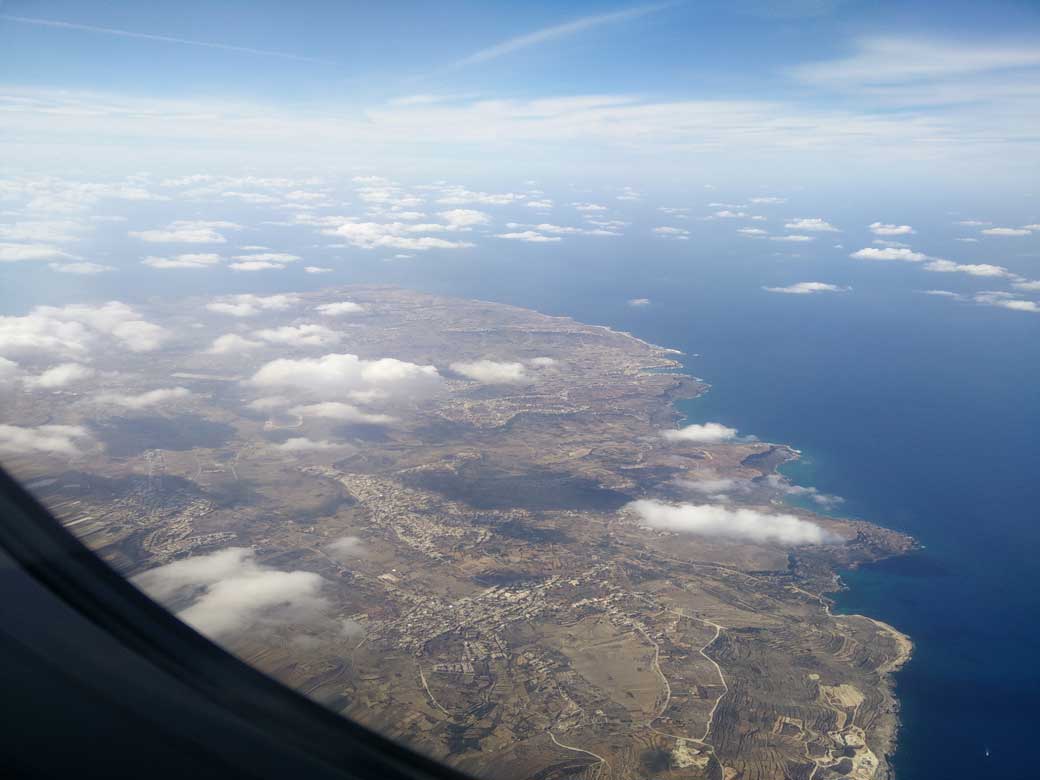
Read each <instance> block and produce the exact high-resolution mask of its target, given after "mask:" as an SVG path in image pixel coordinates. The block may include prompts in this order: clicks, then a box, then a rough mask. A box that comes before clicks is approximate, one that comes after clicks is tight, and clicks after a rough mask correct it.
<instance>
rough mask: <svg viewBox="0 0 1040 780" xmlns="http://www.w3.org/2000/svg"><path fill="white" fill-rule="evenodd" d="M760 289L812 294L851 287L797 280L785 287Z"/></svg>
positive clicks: (772, 291) (773, 291)
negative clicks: (795, 282)
mask: <svg viewBox="0 0 1040 780" xmlns="http://www.w3.org/2000/svg"><path fill="white" fill-rule="evenodd" d="M762 289H763V290H765V291H766V292H771V293H784V294H787V295H812V294H814V293H825V292H848V291H849V290H851V289H852V288H851V287H839V286H838V285H836V284H826V283H825V282H798V283H797V284H789V285H787V287H763V288H762Z"/></svg>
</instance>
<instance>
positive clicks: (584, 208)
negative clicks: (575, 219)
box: [571, 203, 607, 214]
mask: <svg viewBox="0 0 1040 780" xmlns="http://www.w3.org/2000/svg"><path fill="white" fill-rule="evenodd" d="M571 205H572V206H574V208H575V209H577V210H578V211H581V212H583V213H585V214H592V213H595V212H599V211H606V210H607V207H606V206H602V205H600V204H599V203H572V204H571Z"/></svg>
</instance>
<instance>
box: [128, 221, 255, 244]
mask: <svg viewBox="0 0 1040 780" xmlns="http://www.w3.org/2000/svg"><path fill="white" fill-rule="evenodd" d="M241 227H242V226H241V225H237V224H235V223H234V222H224V221H220V220H208V221H207V220H183V219H182V220H177V221H176V222H171V223H170V224H169V225H167V226H166V228H165V229H162V230H132V231H130V232H129V233H128V235H130V236H132V237H134V238H139V239H141V240H142V241H147V242H148V243H152V244H224V243H227V239H226V238H225V237H224V235H223V234H221V233H218V232H217V231H218V229H226V230H239V229H241Z"/></svg>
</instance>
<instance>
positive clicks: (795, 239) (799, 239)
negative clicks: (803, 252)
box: [769, 233, 816, 244]
mask: <svg viewBox="0 0 1040 780" xmlns="http://www.w3.org/2000/svg"><path fill="white" fill-rule="evenodd" d="M769 240H770V241H789V242H791V243H795V244H804V243H805V242H806V241H815V240H816V237H815V236H803V235H801V234H797V233H796V234H792V235H790V236H770V237H769Z"/></svg>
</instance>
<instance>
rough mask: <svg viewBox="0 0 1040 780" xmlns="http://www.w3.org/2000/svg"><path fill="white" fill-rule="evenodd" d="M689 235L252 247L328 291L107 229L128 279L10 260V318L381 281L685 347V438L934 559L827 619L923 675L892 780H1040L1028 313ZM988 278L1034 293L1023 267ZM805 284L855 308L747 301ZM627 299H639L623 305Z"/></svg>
mask: <svg viewBox="0 0 1040 780" xmlns="http://www.w3.org/2000/svg"><path fill="white" fill-rule="evenodd" d="M221 216H222V217H225V218H228V217H231V218H233V217H234V215H224V214H222V215H221ZM911 217H912V218H913V220H914V224H915V226H918V230H919V232H922V233H924V237H925V238H928V239H929V241H930V242H931V245H930V246H929V247H928V249H929V251H931V252H933V253H935V254H940V255H945V254H946V252H947V251H949V253H950V255H949V256H955V257H958V258H959V259H961V260H962V262H968V261H973V262H981V261H982V258H979V259H978V260H974V259H969V258H965V257H964V251H966V250H964V251H962V250H961V249H960V248H957V247H955V246H954V245H953V244H952V243H950V242H949V239H948V238H947V239H945V240H946V241H947V245H946V246H945V247H944V245H943V243H942V242H943V240H944V239H943V238H942V237H943V236H947V235H948V234H949V229H948V227H946V226H948V225H949V224H950V217H949V216H947V215H946V214H940V215H938V216H936V215H935V214H934V213H932V214H917V215H914V214H912V213H910V214H908V218H911ZM929 220H932V226H933V227H934V230H932V233H931V235H929V227H930V225H929ZM848 221H851V220H848ZM867 221H868V220H865V219H856V224H859V223H863V224H865V223H866V222H867ZM648 224H653V223H648ZM691 227H695V232H696V235H695V238H696V240H691V241H689V242H680V241H664V240H654V239H649V238H647V235H648V232H649V231H648V227H646V226H644V227H642V229H633V230H632V237H628V236H626V237H625V238H621V239H600V238H592V237H589V238H574V239H570V238H568V239H566V240H565V241H563V242H561V243H560V244H554V245H552V246H548V247H547V246H545V245H528V244H518V243H516V242H507V241H500V242H498V243H495V241H494V239H490V238H489V239H488V241H485V242H482V243H481V245H479V246H478V247H477V248H475V249H473V250H469V251H467V252H445V253H436V252H430V253H427V254H426V255H422V256H419V257H416V258H414V259H410V260H400V261H388V260H387V259H386V258H385V257H383V256H380V255H379V254H378V253H373V252H364V251H362V250H332V249H328V248H318V247H315V240H316V239H315V234H314V232H313V231H304V230H303V229H300V232H299V233H297V234H294V235H295V236H296V237H295V238H294V237H292V236H288V237H287V236H286V235H285V233H284V231H283V232H282V233H277V234H275V233H272V234H271V235H265V234H263V232H262V231H259V230H257V231H253V232H251V234H250V236H249V239H248V240H249V242H250V243H253V242H255V243H263V244H267V245H270V246H272V248H274V249H275V250H280V251H294V252H298V253H301V254H306V255H307V257H306V260H307V262H308V263H312V264H316V265H325V266H329V267H332V268H334V269H335V270H334V272H332V273H329V274H324V275H321V276H312V275H306V274H303V273H301V272H299V270H298V269H290V270H288V271H278V272H271V273H262V274H239V275H235V274H234V273H232V272H230V271H227V270H226V269H211V270H206V271H179V272H165V273H164V272H156V271H154V270H151V269H146V268H143V267H141V266H140V265H139V263H138V262H137V261H138V259H139V256H140V247H139V246H131V245H130V244H129V243H127V242H126V240H125V237H124V238H123V239H122V241H123V243H120V239H119V237H118V236H116V235H115V233H113V235H112V240H111V243H109V244H104V243H103V242H104V239H105V236H103V235H102V236H99V242H101V244H102V245H104V246H105V247H106V248H105V250H104V253H103V256H100V255H95V256H92V257H91V258H90V259H93V260H97V261H99V262H106V263H111V264H114V265H119V266H120V267H121V268H123V269H124V270H123V271H121V272H120V273H119V274H110V275H107V276H102V277H97V278H94V279H90V280H86V281H85V280H83V279H81V278H65V277H64V275H60V274H53V273H50V272H48V271H46V270H39V271H36V270H25V268H24V267H18V268H16V267H14V265H8V266H7V267H5V268H3V269H0V291H6V292H4V293H3V298H2V300H0V309H2V311H3V312H4V313H24V312H25V311H26V310H27V308H28V307H29V306H31V305H33V304H38V303H64V302H73V301H86V300H107V299H112V298H115V299H122V300H126V301H128V302H133V301H135V300H138V301H140V300H146V299H148V298H149V297H152V296H164V297H175V296H181V295H203V294H205V295H214V294H220V293H231V292H236V293H237V292H276V291H293V290H304V289H314V288H318V287H322V286H326V285H331V284H343V283H350V282H380V283H392V284H398V285H401V286H405V287H412V288H416V289H422V290H427V291H430V292H436V293H444V294H451V295H459V296H465V297H476V298H484V299H488V300H495V301H501V302H506V303H512V304H516V305H520V306H527V307H531V308H535V309H538V310H540V311H543V312H546V313H550V314H559V315H569V316H572V317H574V318H576V319H578V320H582V321H585V322H590V323H598V324H604V325H609V326H611V327H614V328H617V329H620V330H625V331H630V332H632V333H633V334H634V335H636V336H639V337H640V338H643V339H646V340H648V341H651V342H653V343H656V344H660V345H662V346H667V347H673V348H676V349H679V350H682V351H683V352H684V353H685V356H684V357H683V358H682V359H683V361H684V363H685V367H686V370H687V371H688V372H690V373H692V374H695V375H696V376H699V377H701V378H703V379H704V380H705V381H707V382H708V383H710V384H711V386H712V389H711V391H710V392H709V393H708V394H706V395H705V396H703V397H701V398H699V399H695V400H693V401H690V402H686V403H684V405H683V407H682V411H683V412H684V413H686V414H687V415H688V416H689V418H690V419H691V420H692V421H709V420H710V421H716V422H721V423H724V424H726V425H730V426H733V427H736V428H738V429H739V430H740V431H741V432H742V433H746V434H754V435H756V436H758V437H760V438H762V439H765V440H769V441H774V442H781V443H786V444H789V445H791V446H793V447H795V448H797V449H799V450H802V451H803V452H804V453H805V459H804V461H803V462H801V463H798V464H794V465H792V466H791V467H790V468H789V470H788V474H789V475H790V476H791V477H792V478H793V479H795V480H797V481H798V482H800V483H801V484H804V485H813V486H816V487H817V488H819V489H820V490H821V491H823V492H826V493H831V494H836V495H839V496H842V497H844V499H845V503H844V504H843V505H842V507H841V510H840V511H841V512H842V513H844V514H848V515H851V516H856V517H862V518H865V519H869V520H872V521H874V522H877V523H879V524H882V525H886V526H889V527H892V528H896V529H899V530H902V531H906V532H908V533H910V534H912V535H913V536H914V537H916V538H917V539H918V540H919V541H920V543H921V544H922V545H924V549H923V550H921V551H920V552H918V553H914V554H912V555H909V556H906V557H904V558H899V559H894V560H890V561H886V562H883V563H880V564H877V565H874V566H870V567H866V568H863V569H861V570H858V571H855V572H847V573H845V574H844V580H845V582H846V584H847V585H848V589H847V590H846V591H844V592H842V593H840V594H837V596H836V598H837V601H838V608H839V609H840V610H843V611H847V612H860V613H864V614H867V615H870V616H873V617H876V618H879V619H881V620H884V621H887V622H889V623H891V624H892V625H894V626H896V627H897V628H899V629H900V630H902V631H904V632H906V633H907V634H909V635H910V636H911V638H912V639H913V640H914V643H915V653H914V658H913V660H912V661H911V662H910V663H909V665H908V666H907V667H906V668H905V669H904V670H903V671H902V672H900V673H899V674H898V676H897V693H898V696H899V698H900V701H901V703H902V719H903V729H902V732H901V734H900V737H899V749H898V752H897V754H896V756H895V759H894V762H895V768H896V771H897V775H898V777H899V778H900V780H931V779H933V778H936V779H937V778H942V780H948V779H949V778H955V777H956V778H959V777H970V778H989V777H992V778H997V777H1000V778H1009V777H1015V778H1025V777H1035V776H1037V769H1036V758H1035V756H1034V755H1033V753H1032V750H1033V748H1034V743H1035V739H1036V724H1037V720H1038V719H1037V711H1038V710H1037V702H1038V701H1040V663H1038V659H1040V587H1038V586H1040V582H1038V578H1040V567H1038V561H1040V511H1038V508H1040V444H1038V438H1040V390H1038V388H1040V316H1037V315H1033V314H1029V313H1024V312H1013V311H1007V310H1002V309H996V308H992V307H983V306H976V305H972V304H964V303H958V302H956V301H952V300H949V299H942V298H935V297H929V296H925V295H922V294H921V293H920V292H918V291H919V290H923V289H929V288H932V287H944V288H946V289H954V290H960V291H968V292H970V291H975V290H981V289H986V282H984V281H980V280H975V279H971V278H966V279H950V278H947V277H949V276H951V275H947V274H926V273H923V272H922V271H921V270H920V269H919V268H917V267H914V266H912V265H910V264H876V263H875V264H871V263H856V262H855V261H850V260H848V257H847V254H848V250H847V249H844V250H842V251H837V250H835V249H833V248H832V245H833V242H832V241H818V242H815V243H814V244H813V245H812V246H810V247H806V248H803V247H798V251H797V253H795V254H792V253H790V252H787V251H783V252H777V251H776V250H777V249H778V246H777V245H776V244H771V243H770V242H762V241H759V242H755V241H751V240H746V239H743V238H734V235H735V234H734V232H733V229H732V226H729V228H728V229H727V230H726V231H722V230H721V229H720V228H718V227H716V226H713V225H709V224H704V225H698V226H693V225H692V223H691ZM869 238H870V237H869V236H849V235H845V236H843V237H842V240H844V241H846V242H849V243H848V246H852V243H853V242H859V241H862V242H863V243H862V244H859V245H867V244H868V243H869ZM488 242H490V243H488ZM304 247H312V248H308V249H304ZM781 249H786V248H782V247H781ZM954 250H957V251H959V252H960V254H953V252H954ZM986 260H989V261H993V262H1001V263H1003V264H1006V265H1009V266H1011V267H1012V268H1013V269H1014V270H1016V271H1018V272H1020V273H1022V274H1024V275H1027V276H1030V277H1031V278H1037V277H1038V276H1040V260H1038V259H1037V256H1036V254H1035V253H1034V254H1033V255H1029V254H1028V253H1020V254H1019V255H1014V256H1000V257H991V258H989V257H988V258H986ZM301 265H302V263H301ZM59 277H60V278H59ZM808 280H814V281H826V282H833V283H838V284H842V285H851V286H852V287H853V291H852V292H850V293H848V294H839V295H814V296H794V295H776V294H769V293H766V292H764V291H763V290H762V289H761V286H762V285H785V284H790V283H793V282H798V281H808ZM990 284H992V283H990ZM16 290H17V294H15V293H14V291H16ZM633 298H648V299H649V300H650V303H649V304H648V305H645V306H639V307H633V306H630V305H628V303H627V302H628V301H629V300H630V299H633Z"/></svg>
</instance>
